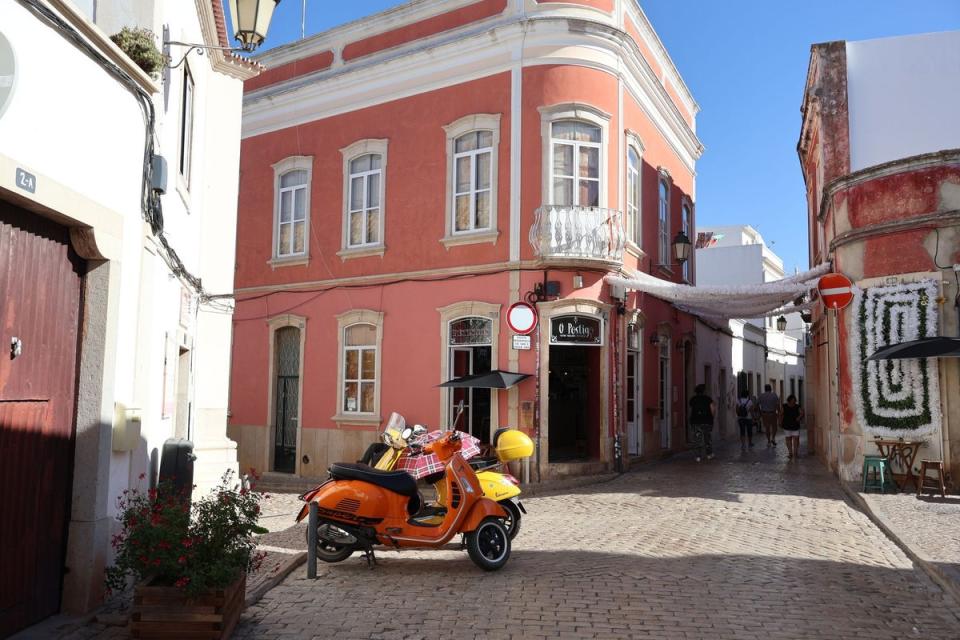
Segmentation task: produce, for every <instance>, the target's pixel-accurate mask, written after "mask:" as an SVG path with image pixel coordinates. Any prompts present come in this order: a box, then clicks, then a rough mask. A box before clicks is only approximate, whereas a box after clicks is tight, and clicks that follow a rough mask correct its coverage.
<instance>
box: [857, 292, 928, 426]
mask: <svg viewBox="0 0 960 640" xmlns="http://www.w3.org/2000/svg"><path fill="white" fill-rule="evenodd" d="M937 295H938V293H937V282H936V281H935V280H922V281H920V282H913V283H907V284H898V285H893V286H880V287H870V288H869V289H864V290H861V291H858V292H856V298H855V300H854V305H853V323H852V325H853V331H852V332H851V334H852V335H851V338H852V339H851V340H850V364H851V372H850V373H851V376H850V377H851V380H852V382H853V397H852V401H853V404H854V406H855V407H856V413H857V418H858V419H859V421H860V424H861V425H862V426H863V429H864V432H865V433H867V434H869V435H873V436H881V437H885V438H890V437H892V438H916V437H920V436H928V435H930V434H933V433H937V432H939V430H940V418H941V416H940V379H939V375H938V368H937V360H936V358H928V359H914V358H910V359H904V360H879V361H869V362H868V361H867V358H868V357H869V356H870V355H871V354H872V353H874V352H875V351H876V350H877V349H879V348H880V347H885V346H887V345H891V344H899V343H901V342H907V341H910V340H917V339H918V338H926V337H929V336H935V335H937V302H936V300H937Z"/></svg>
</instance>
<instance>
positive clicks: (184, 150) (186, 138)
mask: <svg viewBox="0 0 960 640" xmlns="http://www.w3.org/2000/svg"><path fill="white" fill-rule="evenodd" d="M192 155H193V75H192V74H191V73H190V65H189V64H187V63H186V62H184V63H183V94H182V95H181V99H180V163H179V167H180V175H181V176H183V180H184V182H185V183H186V185H187V187H189V186H190V162H191V159H192Z"/></svg>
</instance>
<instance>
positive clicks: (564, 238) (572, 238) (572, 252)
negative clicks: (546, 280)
mask: <svg viewBox="0 0 960 640" xmlns="http://www.w3.org/2000/svg"><path fill="white" fill-rule="evenodd" d="M625 239H626V236H625V234H624V231H623V214H622V213H620V212H619V211H617V210H616V209H601V208H600V207H574V206H567V205H546V206H543V207H540V208H539V209H537V211H536V220H534V223H533V226H532V227H530V244H531V245H532V246H533V249H534V251H536V252H537V255H538V256H539V257H541V258H545V259H551V258H553V259H561V260H565V259H574V260H577V259H580V260H601V261H604V262H622V261H623V244H624V241H625Z"/></svg>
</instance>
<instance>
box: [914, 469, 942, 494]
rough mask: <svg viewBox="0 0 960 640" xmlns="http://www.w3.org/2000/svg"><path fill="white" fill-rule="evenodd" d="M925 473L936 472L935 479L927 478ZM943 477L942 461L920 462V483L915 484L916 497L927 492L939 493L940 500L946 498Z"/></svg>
mask: <svg viewBox="0 0 960 640" xmlns="http://www.w3.org/2000/svg"><path fill="white" fill-rule="evenodd" d="M927 471H936V472H937V477H936V478H927ZM945 485H946V483H945V482H944V477H943V461H942V460H921V461H920V482H919V483H918V484H917V497H918V498H919V497H920V495H921V494H922V493H923V492H924V490H928V491H930V492H931V493H935V492H936V491H939V492H940V497H941V498H946V497H947V488H946V486H945Z"/></svg>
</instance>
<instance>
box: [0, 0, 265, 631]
mask: <svg viewBox="0 0 960 640" xmlns="http://www.w3.org/2000/svg"><path fill="white" fill-rule="evenodd" d="M223 25H224V21H223V14H222V5H221V3H220V1H219V0H206V1H198V2H179V1H172V0H84V1H81V2H79V3H78V4H73V3H71V2H69V1H68V0H10V1H7V2H3V3H0V341H2V342H3V344H4V350H5V351H6V349H7V348H8V347H7V345H11V346H10V347H9V348H10V349H11V357H6V356H5V357H4V358H3V359H2V361H0V362H2V363H0V401H2V402H0V442H2V443H3V450H4V457H5V458H6V459H5V461H4V466H5V468H6V470H5V475H4V476H3V477H4V478H6V479H9V480H10V482H11V483H12V484H8V486H6V490H7V492H8V494H10V495H15V496H17V499H15V500H5V501H4V506H3V507H2V509H0V515H2V517H0V522H6V523H10V522H16V523H19V525H18V526H19V529H18V530H17V531H13V530H11V531H9V532H8V530H7V529H6V528H5V527H10V526H13V525H10V524H0V530H2V533H3V539H4V540H5V541H7V540H14V539H16V540H18V541H19V544H8V543H7V542H5V543H4V545H3V547H2V549H0V554H2V556H0V566H3V567H4V572H5V573H7V574H8V575H7V578H8V579H6V580H5V581H4V585H5V586H3V587H0V589H3V590H4V592H3V593H0V598H2V600H3V601H4V602H5V603H11V602H12V603H13V604H12V606H10V607H9V608H7V605H5V608H4V610H3V611H0V636H6V635H8V634H10V633H13V632H15V631H16V630H18V629H21V628H23V627H25V626H28V625H30V624H32V623H34V622H36V621H38V620H40V619H43V618H44V617H46V616H49V615H51V614H52V613H55V612H56V611H57V610H58V609H62V610H64V611H69V612H80V611H86V610H89V609H91V608H92V607H94V606H96V605H98V604H99V603H100V602H101V601H102V594H103V568H104V565H105V564H106V563H107V562H108V561H109V554H110V536H111V534H113V533H115V532H116V529H117V527H118V524H119V523H117V522H116V520H115V519H114V515H115V513H114V505H115V500H116V497H117V496H118V495H119V494H120V493H121V492H122V491H123V490H124V489H126V488H128V487H132V486H137V485H139V486H141V487H143V488H146V486H147V483H148V482H150V481H151V480H153V479H154V478H155V477H156V473H157V470H158V469H157V467H158V464H159V456H160V452H161V450H162V447H163V443H164V441H165V440H166V439H168V438H171V437H183V438H189V439H190V440H192V441H193V442H194V444H195V449H194V453H195V454H196V455H197V461H196V470H195V476H194V480H195V482H196V483H197V484H199V485H201V488H202V486H209V485H210V483H211V482H213V481H215V480H216V478H217V477H219V475H220V474H221V473H222V472H223V471H224V470H226V469H228V468H233V469H236V466H237V463H236V446H235V443H233V442H232V441H230V440H228V439H227V437H226V418H227V390H228V374H229V361H230V347H231V309H230V306H229V305H227V304H225V303H223V302H219V301H218V300H217V299H213V300H210V299H208V298H206V297H205V296H204V295H203V294H229V293H231V291H232V285H233V267H234V237H235V226H236V204H237V188H238V163H239V143H240V138H239V133H240V114H241V92H242V81H243V79H245V78H248V77H251V76H253V75H255V74H256V73H257V72H258V71H259V67H258V66H255V65H252V64H250V63H248V62H245V61H242V60H240V59H238V58H234V57H232V56H230V55H229V54H228V55H226V56H225V55H224V53H223V52H221V51H218V50H210V51H208V52H206V53H205V54H204V55H202V56H200V55H198V54H197V53H196V52H194V53H191V54H190V55H188V56H186V59H185V61H184V62H183V63H182V64H180V65H178V66H177V67H176V68H169V66H168V67H166V68H164V69H163V70H162V72H161V73H160V74H158V77H156V78H152V77H150V76H149V75H147V74H146V73H144V72H143V71H142V70H141V69H140V68H139V67H137V66H136V64H135V63H134V62H133V61H132V60H131V59H130V58H128V57H127V56H126V55H125V54H124V53H123V52H122V51H120V49H119V48H117V47H116V46H115V45H114V44H113V43H112V42H111V41H110V40H109V38H108V36H109V35H110V34H112V33H115V32H116V31H119V29H120V28H121V27H123V26H130V27H145V28H148V29H151V30H152V31H153V32H154V33H155V34H157V35H156V38H157V45H158V46H160V45H161V41H164V40H166V41H171V40H176V41H182V42H190V43H200V44H206V45H213V46H223V45H225V44H227V38H226V34H225V32H224V26H223ZM167 52H168V53H169V55H170V57H171V61H170V62H169V63H168V64H176V63H177V62H178V61H180V59H181V57H182V56H183V55H184V54H185V53H186V52H187V48H186V47H182V46H179V45H173V46H171V47H168V48H167ZM151 112H152V113H153V116H152V117H153V118H154V119H155V122H153V124H152V127H151V123H150V120H151ZM151 128H152V131H151ZM151 145H152V147H153V148H152V150H151V149H150V146H151ZM151 154H155V155H156V156H162V157H163V158H164V159H165V160H166V167H167V172H168V175H167V179H166V190H165V193H164V194H163V195H160V196H159V197H154V196H153V195H152V194H153V193H155V192H154V191H153V189H152V188H151V182H150V180H151V178H150V177H149V172H148V170H147V168H148V167H151V166H153V167H156V166H158V165H157V164H156V162H151V160H150V158H151ZM154 178H155V179H156V181H157V182H159V172H156V173H155V174H154ZM157 193H158V192H157ZM158 205H159V206H158ZM161 210H162V222H161V221H160V219H159V217H158V214H159V212H160V211H161ZM8 447H9V448H8ZM14 447H15V448H14ZM11 452H13V453H11ZM141 474H145V477H144V479H142V480H141V479H140V476H141ZM8 533H9V534H10V537H8V535H7V534H8ZM11 572H12V576H11ZM6 585H9V587H8V586H6ZM7 589H11V590H12V592H11V593H7V592H6V590H7Z"/></svg>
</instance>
